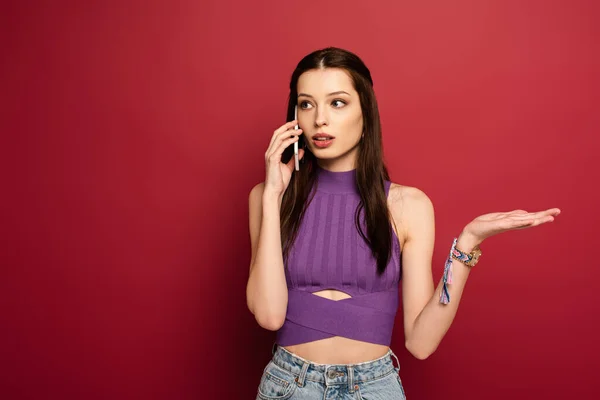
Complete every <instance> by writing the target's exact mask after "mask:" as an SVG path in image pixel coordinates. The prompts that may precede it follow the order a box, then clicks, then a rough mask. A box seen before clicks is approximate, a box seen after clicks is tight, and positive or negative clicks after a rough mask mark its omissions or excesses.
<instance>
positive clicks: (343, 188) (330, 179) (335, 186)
mask: <svg viewBox="0 0 600 400" xmlns="http://www.w3.org/2000/svg"><path fill="white" fill-rule="evenodd" d="M317 190H319V191H323V192H327V193H358V187H357V186H356V169H351V170H349V171H341V172H334V171H329V170H326V169H325V168H322V167H320V166H318V165H317Z"/></svg>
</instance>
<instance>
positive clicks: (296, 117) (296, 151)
mask: <svg viewBox="0 0 600 400" xmlns="http://www.w3.org/2000/svg"><path fill="white" fill-rule="evenodd" d="M294 119H295V120H296V122H298V106H294ZM294 130H296V131H297V130H298V124H296V126H295V127H294ZM299 141H300V140H297V141H295V142H294V158H295V159H296V171H300V163H299V161H298V142H299Z"/></svg>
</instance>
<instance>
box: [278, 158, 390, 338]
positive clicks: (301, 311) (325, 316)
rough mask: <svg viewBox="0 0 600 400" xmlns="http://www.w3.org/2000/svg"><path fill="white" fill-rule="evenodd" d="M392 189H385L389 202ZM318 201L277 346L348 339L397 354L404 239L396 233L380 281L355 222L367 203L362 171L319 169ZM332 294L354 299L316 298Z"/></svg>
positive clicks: (296, 249) (303, 236) (300, 243)
mask: <svg viewBox="0 0 600 400" xmlns="http://www.w3.org/2000/svg"><path fill="white" fill-rule="evenodd" d="M390 185H391V182H389V181H386V182H385V194H386V197H387V194H388V193H389V189H390ZM314 193H315V195H314V198H313V200H312V201H311V203H310V204H309V205H308V207H307V208H306V211H305V213H304V218H303V220H302V223H301V225H300V227H299V231H298V236H297V238H296V242H295V243H294V245H293V246H292V248H291V249H290V253H289V257H288V260H289V262H288V264H287V265H286V267H287V268H286V271H285V274H286V281H287V286H288V307H287V314H286V319H285V323H284V324H283V326H282V327H281V329H279V331H278V332H277V343H278V344H279V345H280V346H291V345H295V344H300V343H306V342H311V341H314V340H319V339H325V338H330V337H333V336H343V337H346V338H350V339H355V340H361V341H364V342H369V343H377V344H382V345H386V346H389V345H390V342H391V338H392V329H393V327H394V320H395V317H396V312H397V310H398V283H399V281H400V275H401V265H400V264H401V258H400V246H399V243H398V238H397V236H396V234H395V233H393V235H392V241H393V243H392V253H391V257H390V261H389V263H388V265H387V267H386V270H385V273H384V274H383V275H381V276H378V275H377V262H376V260H375V258H373V255H372V254H371V250H370V248H369V246H368V245H367V244H366V243H365V242H364V240H363V239H362V237H361V236H360V234H359V232H358V230H357V229H356V225H355V222H354V215H355V210H356V207H357V206H358V204H359V202H360V196H359V194H358V189H357V186H356V170H352V171H345V172H332V171H328V170H325V169H323V168H318V169H317V182H316V191H315V192H314ZM362 223H363V225H362V227H363V232H364V233H365V234H366V226H365V224H364V221H363V222H362ZM325 289H335V290H339V291H341V292H345V293H347V294H349V295H350V296H352V297H351V298H348V299H343V300H339V301H335V300H329V299H326V298H323V297H320V296H316V295H313V294H312V293H313V292H318V291H320V290H325Z"/></svg>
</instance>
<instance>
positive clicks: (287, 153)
mask: <svg viewBox="0 0 600 400" xmlns="http://www.w3.org/2000/svg"><path fill="white" fill-rule="evenodd" d="M294 119H295V120H298V106H294ZM298 129H299V126H298V124H296V126H294V130H298ZM302 147H304V136H303V135H300V137H299V138H298V140H297V141H296V142H294V144H293V145H290V146H288V147H287V148H286V149H285V150H284V151H283V154H282V156H281V162H283V163H284V164H287V163H288V162H289V161H290V160H291V159H292V157H294V166H295V169H296V171H300V158H299V156H298V149H299V148H302Z"/></svg>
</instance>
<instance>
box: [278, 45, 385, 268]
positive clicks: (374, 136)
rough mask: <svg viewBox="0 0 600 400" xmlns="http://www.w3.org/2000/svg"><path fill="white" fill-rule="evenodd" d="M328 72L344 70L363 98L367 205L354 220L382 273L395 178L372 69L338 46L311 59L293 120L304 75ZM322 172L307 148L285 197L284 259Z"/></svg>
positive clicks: (360, 179)
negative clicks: (389, 186) (390, 183)
mask: <svg viewBox="0 0 600 400" xmlns="http://www.w3.org/2000/svg"><path fill="white" fill-rule="evenodd" d="M323 68H341V69H344V70H345V71H346V72H347V73H348V74H349V75H350V77H351V79H352V82H353V85H354V89H355V90H356V91H357V92H358V95H359V99H360V106H361V110H362V115H363V127H364V137H363V138H362V139H361V142H360V145H359V147H358V153H357V154H358V156H357V163H356V183H357V186H358V191H359V193H360V199H361V200H360V203H359V205H358V207H357V209H356V213H355V217H354V219H355V224H356V228H357V229H358V232H359V233H360V235H361V236H362V238H363V239H364V241H365V242H366V243H367V245H368V246H369V247H370V249H371V253H372V254H373V257H374V258H375V259H376V260H377V272H378V273H379V274H382V273H383V272H384V271H385V268H386V265H387V263H388V261H389V259H390V256H391V244H392V243H391V242H392V241H391V239H392V227H391V225H390V213H389V210H388V207H387V199H386V197H385V189H384V180H389V179H390V178H389V175H388V171H387V168H386V166H385V164H384V162H383V146H382V141H381V122H380V119H379V109H378V107H377V100H376V99H375V92H374V91H373V79H372V78H371V73H370V71H369V69H368V68H367V67H366V65H365V64H364V63H363V62H362V60H361V59H360V58H359V57H358V56H356V55H355V54H353V53H351V52H349V51H347V50H343V49H339V48H335V47H328V48H325V49H321V50H317V51H315V52H313V53H310V54H308V55H307V56H305V57H304V58H303V59H302V60H300V62H299V63H298V65H297V66H296V69H295V70H294V72H293V74H292V78H291V80H290V95H289V98H288V108H287V121H291V120H293V119H294V106H295V105H296V104H297V98H298V90H297V85H298V79H299V78H300V75H302V74H303V73H304V72H306V71H308V70H312V69H323ZM289 150H291V146H290V148H288V149H286V152H285V153H284V156H283V158H282V161H283V162H287V161H288V160H289V159H290V157H291V152H290V151H289ZM316 167H317V159H316V157H315V156H314V155H313V154H312V153H311V152H310V151H308V148H305V153H304V157H303V159H302V166H301V167H300V171H294V173H293V174H292V178H291V181H290V184H289V186H288V188H287V190H286V191H285V193H284V195H283V199H282V205H281V215H280V220H281V240H282V246H283V256H284V260H287V257H288V254H289V251H290V248H291V247H292V245H293V243H294V241H295V240H296V237H297V235H298V228H299V226H300V222H301V221H302V218H303V216H304V211H305V210H306V207H307V206H308V204H309V203H310V201H311V200H312V197H311V198H310V199H309V195H310V193H311V190H312V188H313V185H314V183H315V181H316ZM313 193H314V192H313ZM363 215H364V222H365V225H366V228H367V232H366V234H365V233H364V232H363V229H362V227H361V223H360V221H361V217H362V216H363ZM286 264H287V263H286Z"/></svg>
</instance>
